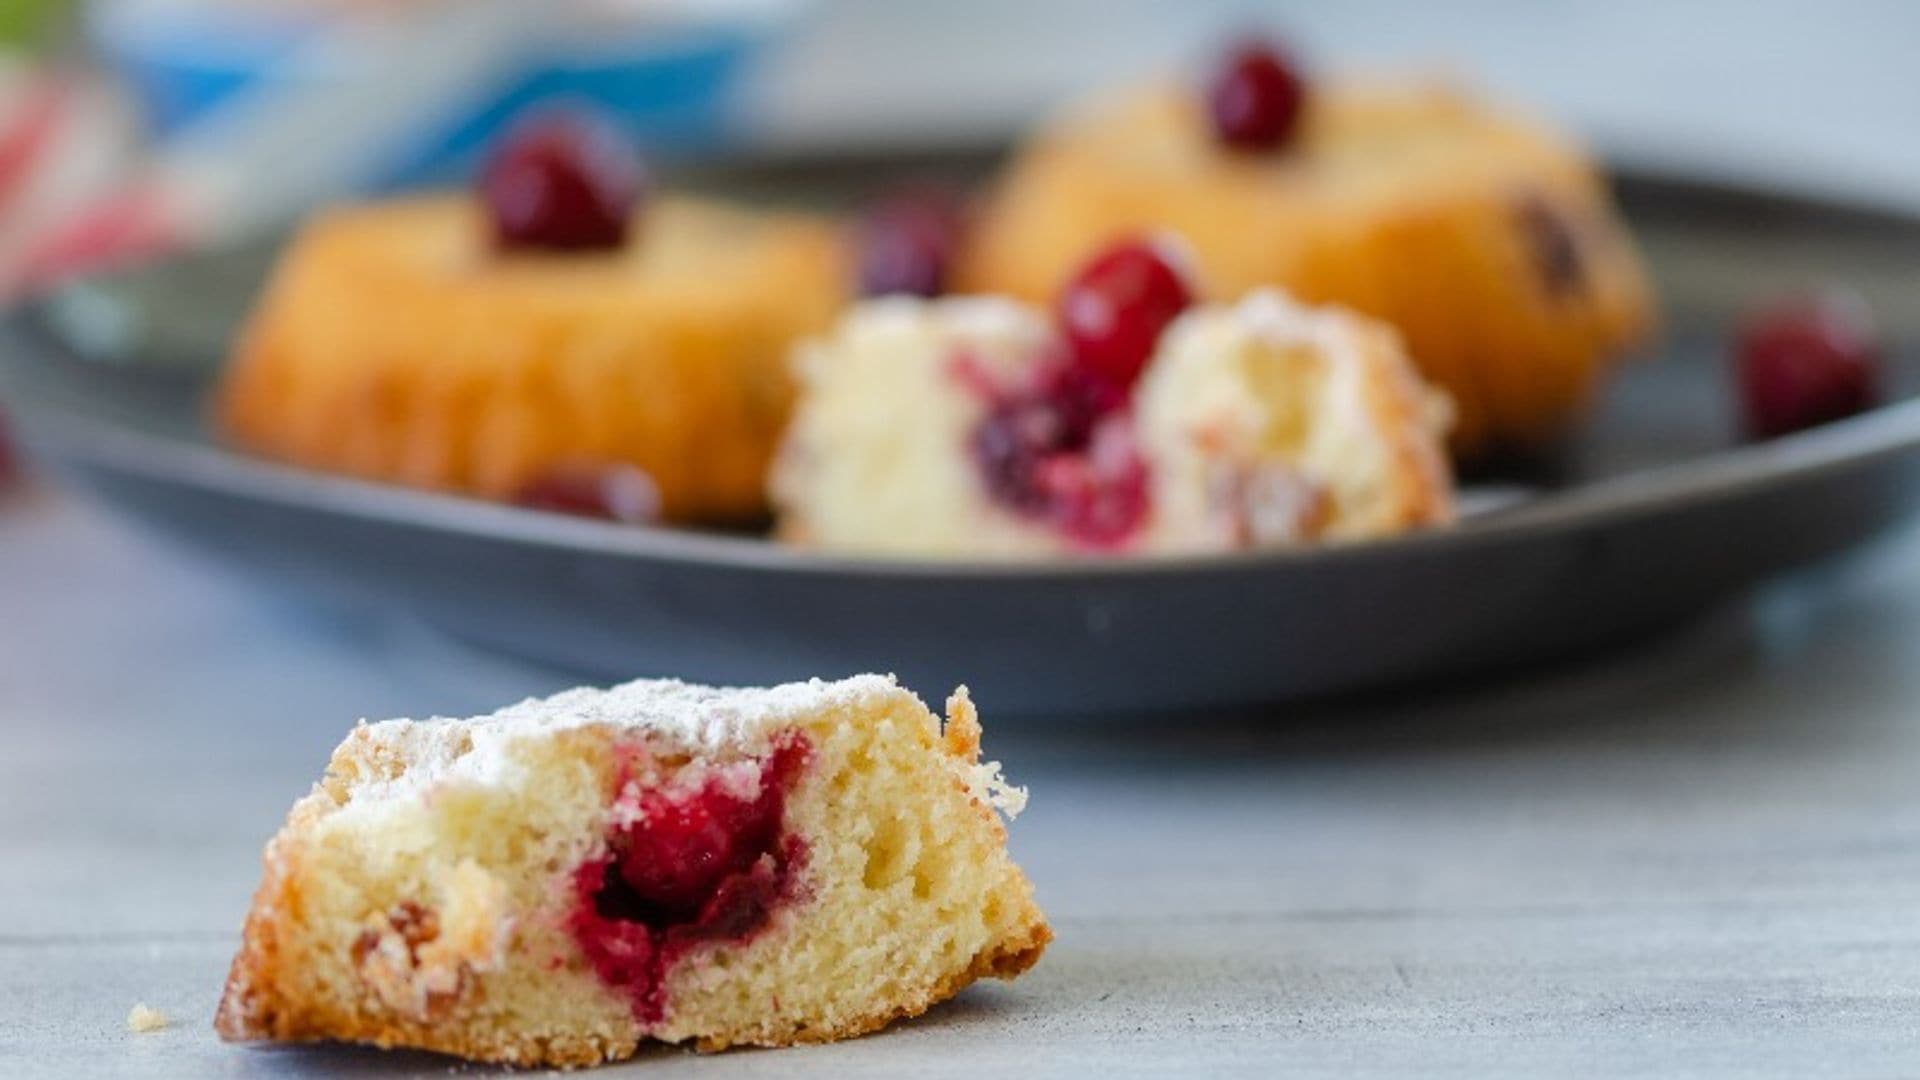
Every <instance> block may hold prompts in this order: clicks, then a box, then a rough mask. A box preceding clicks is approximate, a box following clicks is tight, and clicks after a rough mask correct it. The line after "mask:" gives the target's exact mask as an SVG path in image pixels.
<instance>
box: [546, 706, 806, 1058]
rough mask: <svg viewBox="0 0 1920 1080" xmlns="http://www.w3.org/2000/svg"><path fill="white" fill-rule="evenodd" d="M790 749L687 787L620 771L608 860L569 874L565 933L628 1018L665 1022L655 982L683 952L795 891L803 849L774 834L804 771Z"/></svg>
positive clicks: (752, 922) (637, 757) (742, 924)
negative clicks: (624, 1002) (642, 780)
mask: <svg viewBox="0 0 1920 1080" xmlns="http://www.w3.org/2000/svg"><path fill="white" fill-rule="evenodd" d="M807 757H808V747H807V744H806V742H805V740H803V739H800V738H798V737H793V738H789V739H787V740H785V741H783V742H782V743H781V744H780V745H779V746H777V747H776V748H775V749H774V751H773V753H771V754H770V755H768V756H767V757H766V758H764V759H762V760H760V761H758V762H748V763H743V764H740V765H732V766H724V767H720V768H716V769H714V770H712V771H710V772H708V773H707V774H705V775H704V776H702V777H701V778H700V780H699V782H698V783H697V784H693V785H685V784H671V783H670V784H666V785H654V786H651V787H649V788H647V789H646V790H641V789H640V788H639V787H638V785H637V784H635V783H634V782H633V780H632V776H633V772H634V768H633V764H634V762H644V761H645V760H646V755H645V751H643V750H637V751H635V752H634V754H633V759H634V761H633V762H629V763H628V764H627V765H625V766H623V768H622V770H621V772H622V775H621V777H620V783H619V786H618V788H617V790H618V791H619V794H618V795H617V796H616V798H615V803H614V819H615V821H616V822H618V824H617V825H616V826H615V828H614V830H613V833H612V835H611V836H609V838H608V844H607V853H606V854H605V855H603V856H601V857H599V858H595V859H590V860H588V861H587V862H586V863H584V864H582V865H581V866H580V868H579V869H578V870H576V871H575V873H574V904H573V909H572V912H571V914H570V916H569V917H568V922H567V928H568V930H569V931H570V932H571V934H572V935H573V939H574V941H575V943H576V944H578V945H579V947H580V951H581V952H582V953H583V954H584V955H585V956H586V958H587V962H588V963H589V964H590V965H591V966H592V968H593V970H594V973H595V974H597V975H598V976H599V977H600V980H601V982H603V983H605V984H606V985H607V986H609V987H612V988H614V989H615V990H618V991H620V992H621V993H623V994H625V995H627V997H628V999H629V1000H630V1001H631V1002H632V1005H633V1013H634V1016H635V1018H636V1019H638V1020H639V1021H640V1022H641V1023H643V1024H657V1023H659V1022H660V1021H661V1020H662V1019H664V1018H665V1016H666V1011H667V1000H666V976H667V973H668V972H669V971H670V970H672V968H673V966H674V965H675V964H676V963H677V962H678V961H679V960H680V959H681V958H683V957H685V956H686V955H687V954H688V953H690V952H692V951H693V950H695V949H698V948H700V947H701V946H704V945H709V944H713V943H719V942H731V943H740V942H744V941H747V940H749V939H750V938H752V937H753V935H755V934H756V933H758V932H759V931H761V930H762V929H764V928H765V927H766V925H767V922H768V920H769V919H770V918H771V917H772V914H773V912H774V910H775V909H776V908H778V907H779V906H780V905H781V904H783V903H785V902H787V901H789V900H791V899H792V898H793V897H794V896H795V895H796V894H797V892H798V889H799V871H800V868H801V867H802V865H803V864H804V863H805V862H806V854H807V850H806V845H805V843H804V842H803V841H802V840H801V839H800V838H799V837H797V836H792V835H788V834H786V832H785V828H784V826H785V817H786V800H787V794H788V792H789V791H790V790H791V789H792V787H793V783H794V780H795V779H796V778H797V777H798V776H799V773H800V770H801V769H802V768H803V767H804V766H805V765H806V762H807Z"/></svg>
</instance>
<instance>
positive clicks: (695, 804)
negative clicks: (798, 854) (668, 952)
mask: <svg viewBox="0 0 1920 1080" xmlns="http://www.w3.org/2000/svg"><path fill="white" fill-rule="evenodd" d="M778 795H779V792H777V791H774V790H772V789H771V788H765V789H763V790H762V791H761V792H760V794H759V796H758V797H757V798H741V797H739V796H737V795H734V794H731V793H729V792H727V791H725V790H722V789H721V788H719V787H718V786H717V785H713V784H709V785H707V786H705V787H703V788H701V789H700V790H698V791H696V792H694V793H693V794H692V795H690V796H685V797H681V798H669V797H667V796H665V795H662V794H659V793H657V792H656V793H652V794H649V795H648V796H646V797H645V798H643V799H642V800H641V802H640V815H641V819H642V821H643V826H642V827H641V828H639V829H636V830H635V831H634V832H633V833H632V834H631V835H630V836H629V837H628V838H627V840H626V849H625V850H624V851H622V852H620V855H619V867H620V876H621V878H623V879H625V881H626V883H627V884H628V885H629V886H630V887H631V888H632V889H633V892H634V895H635V897H636V898H638V899H639V900H640V901H641V902H643V903H645V904H646V905H647V906H649V907H650V908H652V909H654V910H655V911H657V912H659V914H660V916H661V917H662V918H664V919H666V920H668V921H675V922H678V921H684V920H687V919H691V918H694V917H696V916H698V915H699V914H700V909H701V907H702V906H704V905H705V904H706V902H707V901H708V900H709V899H711V898H712V897H713V896H714V894H715V893H716V892H717V891H718V890H719V887H720V883H721V882H722V881H723V880H725V879H726V878H728V877H729V876H731V875H734V874H738V873H742V872H745V871H747V870H750V869H752V867H753V864H754V863H755V862H757V861H759V859H760V856H761V855H762V854H763V853H765V852H767V851H769V850H771V848H772V846H773V840H774V837H775V836H776V834H778V832H779V830H780V802H779V799H778Z"/></svg>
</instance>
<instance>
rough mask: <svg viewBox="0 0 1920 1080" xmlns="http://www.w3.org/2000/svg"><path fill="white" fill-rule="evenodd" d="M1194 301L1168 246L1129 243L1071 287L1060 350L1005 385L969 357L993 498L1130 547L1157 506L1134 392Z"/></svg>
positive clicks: (1099, 545) (1088, 541)
mask: <svg viewBox="0 0 1920 1080" xmlns="http://www.w3.org/2000/svg"><path fill="white" fill-rule="evenodd" d="M1192 303H1193V290H1192V288H1191V287H1190V286H1189V285H1188V284H1187V280H1186V277H1185V275H1183V274H1182V273H1181V271H1180V269H1179V268H1178V267H1177V266H1176V264H1175V261H1174V260H1173V259H1172V258H1170V256H1169V252H1168V251H1167V250H1165V249H1164V247H1163V246H1162V245H1160V244H1157V243H1154V242H1150V241H1145V240H1128V241H1124V242H1122V243H1119V244H1115V245H1114V246H1112V247H1110V248H1108V249H1106V250H1105V251H1103V252H1101V253H1100V254H1099V255H1097V256H1095V257H1094V259H1093V260H1092V261H1091V262H1089V263H1087V264H1086V266H1084V267H1083V268H1082V269H1081V270H1080V272H1079V273H1078V274H1076V275H1074V277H1073V278H1072V280H1070V281H1068V282H1067V286H1066V288H1064V289H1062V290H1061V292H1060V297H1059V300H1058V302H1057V303H1056V304H1055V307H1054V315H1055V318H1056V320H1057V321H1058V324H1059V328H1060V347H1059V348H1058V349H1056V350H1055V351H1054V352H1053V354H1052V355H1050V356H1048V357H1046V358H1044V359H1043V360H1042V361H1041V362H1040V363H1039V365H1038V366H1037V367H1036V368H1035V369H1034V372H1033V376H1032V377H1031V378H1030V379H1029V380H1027V381H1026V382H1024V383H1021V384H1019V385H1015V386H1011V387H1009V386H1005V385H1002V384H1001V383H1000V382H998V381H996V380H995V379H994V378H993V377H992V376H991V375H990V374H989V373H988V372H986V371H985V370H984V369H982V368H981V367H980V366H979V365H978V364H977V363H975V362H974V361H973V359H972V358H971V357H968V356H964V355H962V356H958V357H956V358H955V359H954V362H953V365H952V369H951V373H952V376H953V378H954V380H955V381H956V382H958V383H960V384H961V385H962V386H964V387H966V388H967V389H968V390H970V391H972V392H973V393H974V394H975V395H976V396H978V397H980V398H982V399H984V400H985V402H986V411H985V413H984V414H983V415H982V416H981V418H980V421H979V423H978V424H976V425H975V426H974V429H973V433H972V436H971V437H970V439H969V440H968V444H969V448H970V449H971V450H972V453H973V459H974V464H975V466H976V467H977V468H978V470H979V472H980V478H981V483H982V486H984V488H985V489H986V492H987V496H988V498H990V499H992V500H993V501H994V502H996V503H998V504H1000V505H1001V506H1003V507H1005V508H1006V509H1008V510H1010V511H1012V512H1013V513H1014V514H1017V515H1019V516H1021V517H1024V518H1027V519H1029V520H1033V521H1038V522H1042V523H1045V524H1047V525H1050V526H1051V527H1053V528H1055V529H1057V530H1059V531H1060V532H1061V533H1062V534H1063V535H1064V536H1066V538H1067V539H1068V540H1069V541H1071V542H1073V543H1074V544H1076V545H1078V546H1080V547H1084V548H1091V549H1109V548H1116V547H1120V546H1122V545H1124V544H1125V543H1126V542H1127V541H1128V540H1129V539H1130V538H1131V537H1132V536H1133V535H1134V534H1135V533H1137V532H1138V531H1139V529H1140V527H1141V526H1142V525H1143V524H1144V523H1145V522H1146V519H1147V512H1148V510H1149V509H1150V508H1151V507H1150V498H1149V493H1148V470H1147V463H1146V459H1145V458H1143V457H1142V456H1141V454H1140V450H1139V445H1138V440H1137V439H1136V437H1135V435H1134V430H1133V419H1132V397H1133V387H1134V384H1135V383H1136V382H1138V381H1139V380H1140V375H1141V372H1143V371H1145V370H1146V367H1147V364H1148V363H1149V362H1150V361H1151V360H1152V359H1153V352H1154V349H1155V347H1157V346H1158V344H1159V342H1160V335H1161V333H1163V332H1164V331H1165V330H1166V328H1167V326H1168V325H1169V324H1171V323H1172V322H1173V320H1174V319H1176V318H1178V317H1179V315H1180V313H1181V312H1182V311H1185V310H1186V309H1187V307H1188V306H1189V305H1191V304H1192Z"/></svg>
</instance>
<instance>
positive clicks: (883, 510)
mask: <svg viewBox="0 0 1920 1080" xmlns="http://www.w3.org/2000/svg"><path fill="white" fill-rule="evenodd" d="M1063 337H1064V335H1062V334H1060V333H1058V332H1056V330H1055V328H1054V327H1053V326H1052V325H1051V324H1050V323H1049V320H1048V317H1047V316H1046V314H1045V313H1043V312H1042V311H1041V310H1039V309H1037V308H1034V307H1031V306H1028V305H1025V304H1022V303H1020V302H1019V301H1016V300H1011V299H1007V298H1003V297H946V298H941V299H936V300H919V299H913V298H907V297H889V298H885V299H881V300H874V301H868V302H866V303H863V304H859V305H856V306H855V307H854V308H852V309H851V310H850V311H849V312H848V313H847V315H846V316H844V317H843V318H842V320H841V322H840V324H839V326H838V327H837V328H836V330H835V331H834V333H833V334H831V335H829V336H827V337H825V338H822V339H819V340H817V341H814V342H811V343H809V345H807V346H806V347H805V348H804V349H802V350H801V351H800V353H799V354H798V359H799V370H800V382H801V387H802V389H801V397H800V404H799V407H798V410H797V412H796V414H795V417H794V422H793V425H792V426H791V427H790V428H789V429H788V432H787V437H786V443H785V445H784V446H783V447H782V450H781V453H780V456H779V457H778V458H777V459H776V464H775V468H774V472H773V474H772V479H771V493H772V495H771V498H772V502H773V504H774V506H775V508H776V512H777V514H778V529H779V532H780V535H781V536H782V537H783V538H784V539H787V540H789V541H791V542H793V543H797V544H804V545H810V546H813V547H818V548H825V549H833V550H841V551H851V552H858V553H863V554H879V555H890V556H911V557H930V558H962V559H1001V560H1005V559H1022V558H1048V557H1075V556H1083V555H1195V554H1212V553H1219V552H1229V551H1246V550H1255V549H1285V548H1303V547H1310V546H1316V545H1321V544H1338V543H1348V542H1356V541H1365V540H1373V539H1380V538H1385V537H1391V536H1397V535H1400V534H1403V533H1407V532H1411V531H1414V530H1417V529H1424V528H1432V527H1436V526H1441V525H1445V524H1446V523H1448V522H1450V521H1452V520H1453V517H1454V487H1453V478H1452V475H1451V471H1450V469H1449V467H1448V463H1447V458H1446V453H1445V448H1444V442H1443V440H1444V438H1445V431H1446V426H1447V421H1448V413H1449V410H1448V405H1447V401H1446V398H1445V397H1444V395H1442V394H1440V393H1438V392H1436V391H1435V390H1434V389H1432V388H1431V387H1429V386H1428V385H1427V384H1426V383H1425V382H1424V381H1423V380H1421V378H1420V377H1419V374H1418V373H1417V371H1416V370H1415V368H1414V367H1413V365H1412V363H1411V362H1410V361H1409V360H1408V358H1407V355H1406V353H1405V351H1404V350H1403V349H1402V347H1401V344H1400V338H1399V336H1398V335H1397V334H1396V333H1395V332H1394V331H1393V330H1392V328H1390V327H1388V326H1386V325H1385V324H1383V323H1379V322H1376V321H1375V320H1372V319H1368V318H1366V317H1364V316H1361V315H1358V314H1356V313H1354V312H1351V311H1347V310H1344V309H1341V308H1336V307H1316V306H1311V305H1307V304H1303V303H1300V302H1298V301H1296V300H1294V299H1293V298H1291V297H1289V296H1287V295H1286V294H1284V293H1281V292H1279V291H1277V290H1259V291H1256V292H1254V293H1252V294H1250V295H1248V296H1246V297H1244V298H1242V299H1240V300H1239V301H1237V302H1234V303H1217V304H1199V305H1196V306H1194V307H1192V308H1190V309H1188V310H1186V311H1185V312H1184V313H1182V314H1179V315H1178V317H1177V318H1174V319H1173V320H1172V321H1171V322H1170V323H1169V324H1168V325H1167V326H1166V328H1165V331H1164V333H1161V334H1159V335H1158V336H1157V338H1151V339H1149V338H1145V336H1144V335H1143V336H1142V337H1143V342H1142V344H1141V348H1142V349H1143V350H1145V353H1144V356H1143V363H1142V364H1141V366H1140V371H1139V374H1138V375H1137V377H1136V378H1135V379H1134V380H1133V381H1132V382H1131V383H1127V384H1119V383H1115V382H1113V381H1111V380H1109V379H1107V378H1106V377H1105V376H1103V375H1102V374H1101V373H1100V372H1099V371H1098V370H1097V369H1096V368H1095V367H1094V366H1093V365H1092V364H1091V363H1090V362H1089V360H1088V359H1087V356H1086V354H1085V352H1084V350H1080V351H1078V352H1077V351H1076V349H1075V348H1074V347H1073V346H1072V345H1071V344H1070V343H1068V342H1066V341H1064V340H1063Z"/></svg>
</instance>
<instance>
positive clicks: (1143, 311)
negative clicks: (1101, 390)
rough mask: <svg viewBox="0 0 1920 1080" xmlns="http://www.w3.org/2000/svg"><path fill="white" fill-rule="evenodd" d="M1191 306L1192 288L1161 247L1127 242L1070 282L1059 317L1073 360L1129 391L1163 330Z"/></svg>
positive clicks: (1114, 248) (1065, 291)
mask: <svg viewBox="0 0 1920 1080" xmlns="http://www.w3.org/2000/svg"><path fill="white" fill-rule="evenodd" d="M1192 302H1193V291H1192V289H1191V288H1190V287H1189V286H1188V284H1187V282H1186V279H1185V278H1184V277H1183V276H1182V275H1181V273H1180V271H1179V270H1178V269H1176V267H1175V265H1174V263H1173V262H1172V261H1170V260H1169V258H1168V256H1167V253H1166V252H1165V251H1164V250H1163V249H1162V248H1161V247H1159V246H1157V245H1156V244H1154V243H1151V242H1147V241H1142V240H1129V241H1126V242H1124V243H1121V244H1117V245H1115V246H1113V247H1110V248H1108V249H1107V250H1106V251H1104V252H1101V253H1100V254H1099V255H1098V256H1096V257H1095V258H1094V259H1093V261H1092V262H1089V263H1088V264H1086V266H1085V267H1083V268H1082V269H1081V270H1080V272H1079V273H1078V274H1076V275H1075V276H1074V278H1073V280H1071V281H1069V282H1068V283H1067V287H1066V288H1065V289H1064V290H1062V291H1061V293H1060V299H1059V303H1058V310H1057V312H1056V314H1057V317H1058V319H1059V322H1060V329H1061V332H1062V333H1063V334H1064V335H1065V336H1066V339H1067V344H1068V346H1069V347H1070V348H1071V349H1072V352H1073V356H1074V359H1075V362H1077V363H1078V364H1080V365H1081V366H1083V367H1085V368H1088V369H1089V370H1091V371H1094V372H1097V373H1098V374H1100V375H1101V376H1102V377H1104V378H1106V379H1107V380H1108V381H1110V382H1112V383H1113V384H1114V385H1115V386H1119V387H1122V388H1125V387H1131V386H1132V385H1133V382H1134V380H1135V379H1137V378H1139V377H1140V372H1141V371H1142V370H1143V369H1145V368H1146V366H1147V361H1148V360H1149V359H1151V358H1152V357H1153V349H1154V345H1155V344H1156V343H1158V342H1159V340H1160V332H1161V331H1162V330H1165V329H1166V328H1167V324H1168V323H1170V322H1172V321H1173V320H1174V318H1175V317H1176V316H1178V315H1179V314H1180V312H1182V311H1184V310H1185V309H1186V307H1187V305H1189V304H1191V303H1192Z"/></svg>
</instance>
